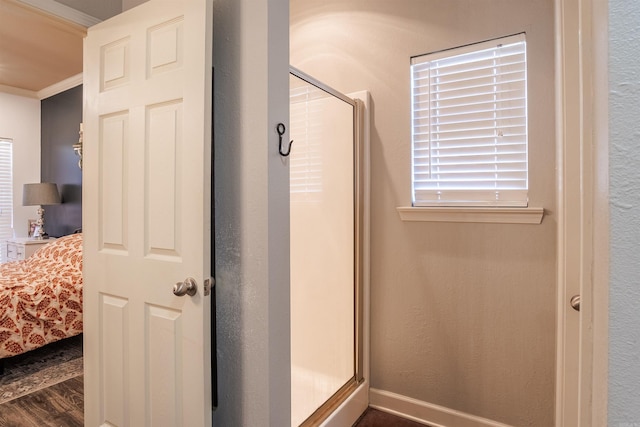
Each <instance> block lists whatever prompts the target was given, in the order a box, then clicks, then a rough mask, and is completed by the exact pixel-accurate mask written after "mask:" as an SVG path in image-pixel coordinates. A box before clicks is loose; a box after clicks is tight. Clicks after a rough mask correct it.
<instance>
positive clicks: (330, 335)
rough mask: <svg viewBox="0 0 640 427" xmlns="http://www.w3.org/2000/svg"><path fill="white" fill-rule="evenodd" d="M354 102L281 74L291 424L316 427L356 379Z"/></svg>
mask: <svg viewBox="0 0 640 427" xmlns="http://www.w3.org/2000/svg"><path fill="white" fill-rule="evenodd" d="M363 106H364V104H363V102H362V101H360V100H357V99H352V98H350V97H348V96H346V95H343V94H341V93H339V92H337V91H335V90H333V89H331V88H329V87H328V86H326V85H324V84H322V83H320V82H318V81H317V80H315V79H313V78H312V77H310V76H308V75H306V74H304V73H302V72H301V71H299V70H296V69H294V68H291V74H290V125H289V131H290V132H289V133H290V137H291V139H292V140H293V144H292V146H291V154H290V156H289V162H290V164H289V166H290V201H291V208H290V215H291V364H292V366H291V394H292V397H291V407H292V414H291V420H292V426H300V425H303V426H312V425H320V424H321V423H322V422H323V421H324V420H325V419H326V418H327V417H329V416H330V415H331V414H332V412H333V411H334V410H335V409H336V408H337V407H338V406H339V405H340V404H341V403H342V402H343V401H345V399H348V398H349V396H350V395H351V394H352V393H353V392H354V391H355V390H356V389H357V388H358V387H359V386H360V385H361V384H362V383H363V381H364V378H363V290H364V288H363V279H364V278H363V273H364V245H363V242H364V239H363V237H364V235H363V232H364V220H365V216H364V215H365V209H364V207H365V204H364V202H365V198H364V196H365V191H364V190H365V187H364V185H365V175H364V158H365V155H364V154H365V153H364V144H363V143H362V139H363V117H364V115H363V110H364V108H363Z"/></svg>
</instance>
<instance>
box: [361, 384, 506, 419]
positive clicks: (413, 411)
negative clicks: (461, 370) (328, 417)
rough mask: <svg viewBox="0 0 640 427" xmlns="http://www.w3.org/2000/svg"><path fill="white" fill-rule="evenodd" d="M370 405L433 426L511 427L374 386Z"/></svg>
mask: <svg viewBox="0 0 640 427" xmlns="http://www.w3.org/2000/svg"><path fill="white" fill-rule="evenodd" d="M369 406H371V407H372V408H376V409H379V410H381V411H385V412H389V413H391V414H395V415H398V416H401V417H403V418H407V419H410V420H413V421H416V422H419V423H423V424H427V425H429V426H432V427H510V426H508V425H507V424H502V423H499V422H496V421H492V420H489V419H487V418H482V417H477V416H475V415H470V414H466V413H464V412H460V411H456V410H453V409H449V408H445V407H444V406H439V405H434V404H432V403H427V402H423V401H421V400H417V399H412V398H410V397H406V396H402V395H400V394H396V393H391V392H388V391H384V390H378V389H374V388H372V389H370V390H369Z"/></svg>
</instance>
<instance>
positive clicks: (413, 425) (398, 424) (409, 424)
mask: <svg viewBox="0 0 640 427" xmlns="http://www.w3.org/2000/svg"><path fill="white" fill-rule="evenodd" d="M353 427H425V425H424V424H420V423H417V422H415V421H411V420H407V419H405V418H400V417H397V416H395V415H392V414H389V413H387V412H383V411H379V410H377V409H374V408H369V409H367V410H366V411H365V413H364V414H363V415H362V417H360V419H359V420H358V421H357V422H356V423H355V424H354V425H353Z"/></svg>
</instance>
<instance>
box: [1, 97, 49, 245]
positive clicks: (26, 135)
mask: <svg viewBox="0 0 640 427" xmlns="http://www.w3.org/2000/svg"><path fill="white" fill-rule="evenodd" d="M0 137H2V138H9V139H12V140H13V230H14V234H15V236H16V237H27V231H28V220H29V219H35V218H37V217H38V216H37V214H36V210H37V207H36V206H22V186H23V185H24V184H27V183H32V182H40V101H39V100H37V99H34V98H25V97H23V96H17V95H11V94H8V93H0Z"/></svg>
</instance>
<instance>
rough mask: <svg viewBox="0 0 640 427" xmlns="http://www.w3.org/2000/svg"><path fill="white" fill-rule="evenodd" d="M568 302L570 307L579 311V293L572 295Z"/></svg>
mask: <svg viewBox="0 0 640 427" xmlns="http://www.w3.org/2000/svg"><path fill="white" fill-rule="evenodd" d="M569 302H570V303H571V308H573V309H574V310H575V311H580V295H574V296H572V297H571V300H570V301H569Z"/></svg>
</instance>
